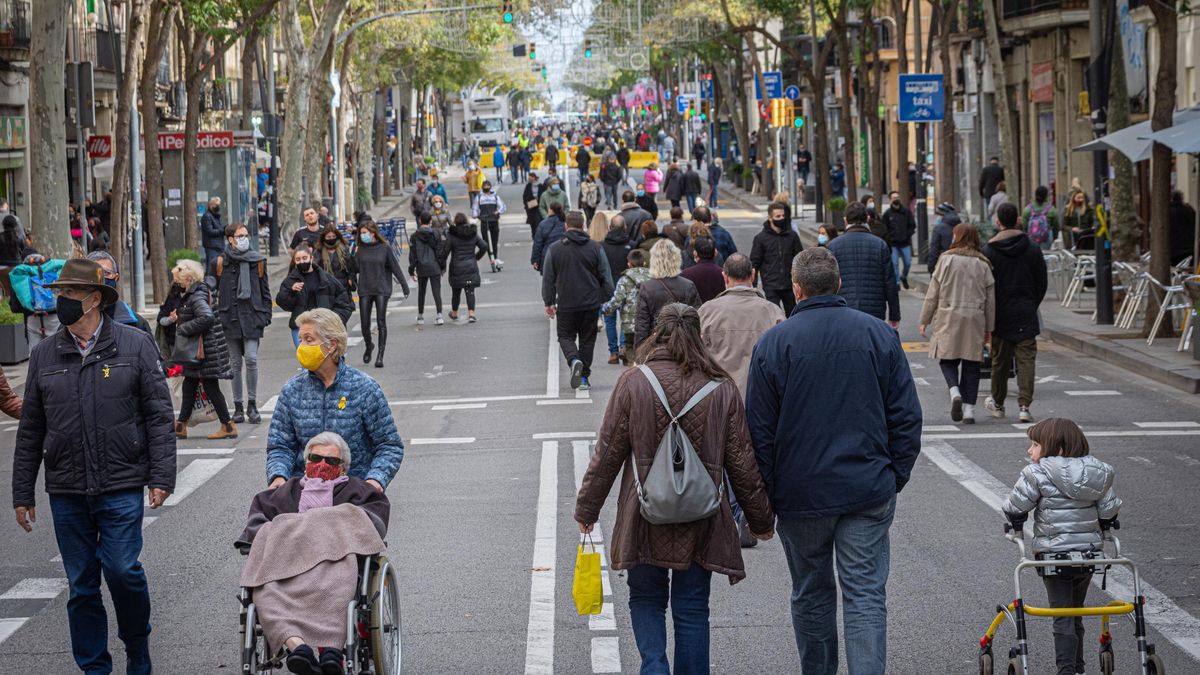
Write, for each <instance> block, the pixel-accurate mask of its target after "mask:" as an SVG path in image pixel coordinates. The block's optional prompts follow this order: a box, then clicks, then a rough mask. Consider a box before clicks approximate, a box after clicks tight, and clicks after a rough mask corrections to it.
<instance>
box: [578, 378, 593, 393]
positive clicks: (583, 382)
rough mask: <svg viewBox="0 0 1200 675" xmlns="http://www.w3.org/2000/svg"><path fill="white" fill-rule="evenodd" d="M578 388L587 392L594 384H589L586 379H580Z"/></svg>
mask: <svg viewBox="0 0 1200 675" xmlns="http://www.w3.org/2000/svg"><path fill="white" fill-rule="evenodd" d="M578 388H579V391H587V390H589V389H591V388H592V384H591V383H590V382H588V379H587V378H586V377H584V378H580V380H579V387H578Z"/></svg>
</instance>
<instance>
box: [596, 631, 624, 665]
mask: <svg viewBox="0 0 1200 675" xmlns="http://www.w3.org/2000/svg"><path fill="white" fill-rule="evenodd" d="M592 672H593V673H619V672H621V642H620V640H619V639H618V638H615V637H594V638H592Z"/></svg>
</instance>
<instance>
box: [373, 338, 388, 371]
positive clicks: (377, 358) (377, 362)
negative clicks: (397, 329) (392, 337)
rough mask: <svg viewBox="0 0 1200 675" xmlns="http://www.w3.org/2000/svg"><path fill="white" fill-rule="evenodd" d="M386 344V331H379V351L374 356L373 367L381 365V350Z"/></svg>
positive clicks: (380, 366)
mask: <svg viewBox="0 0 1200 675" xmlns="http://www.w3.org/2000/svg"><path fill="white" fill-rule="evenodd" d="M386 346H387V333H386V332H384V331H380V332H379V353H378V354H376V356H375V367H376V368H382V367H383V350H384V348H385V347H386Z"/></svg>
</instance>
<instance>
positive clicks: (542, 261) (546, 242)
mask: <svg viewBox="0 0 1200 675" xmlns="http://www.w3.org/2000/svg"><path fill="white" fill-rule="evenodd" d="M566 233H567V224H566V223H564V222H563V221H562V219H560V218H559V217H558V216H555V215H553V214H552V215H550V216H549V217H547V218H546V219H545V220H543V221H542V222H541V223H539V224H538V228H537V232H536V233H535V234H534V235H533V250H532V252H531V253H530V255H529V262H530V264H533V265H537V266H538V271H539V272H541V271H542V270H543V269H545V267H546V251H548V250H550V245H551V244H553V243H554V242H556V241H558V240H559V239H562V238H563V235H565V234H566Z"/></svg>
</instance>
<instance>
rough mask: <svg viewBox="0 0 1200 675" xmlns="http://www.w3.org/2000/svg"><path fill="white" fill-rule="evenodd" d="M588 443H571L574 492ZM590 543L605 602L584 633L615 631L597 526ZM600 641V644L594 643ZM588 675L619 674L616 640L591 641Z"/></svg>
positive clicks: (588, 457)
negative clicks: (597, 563) (598, 558)
mask: <svg viewBox="0 0 1200 675" xmlns="http://www.w3.org/2000/svg"><path fill="white" fill-rule="evenodd" d="M592 444H593V443H592V441H571V455H572V457H573V459H574V464H575V491H576V492H578V491H579V489H580V488H581V487H583V474H585V473H586V472H587V467H588V464H590V463H591V459H592ZM591 539H592V543H593V545H594V546H595V550H596V553H599V554H600V580H601V587H602V592H603V594H604V598H605V602H604V604H603V605H602V607H601V609H600V614H593V615H589V616H588V630H594V631H615V630H616V629H617V619H616V613H615V611H614V607H613V603H612V584H611V583H610V581H609V576H608V556H607V555H605V551H604V544H603V543H596V542H603V541H604V529H603V528H602V527H600V523H596V524H595V527H593V528H592V535H591ZM597 640H603V642H599V643H598V642H597ZM592 672H594V673H619V672H621V648H620V643H619V641H618V639H617V638H615V637H609V638H593V639H592Z"/></svg>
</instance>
